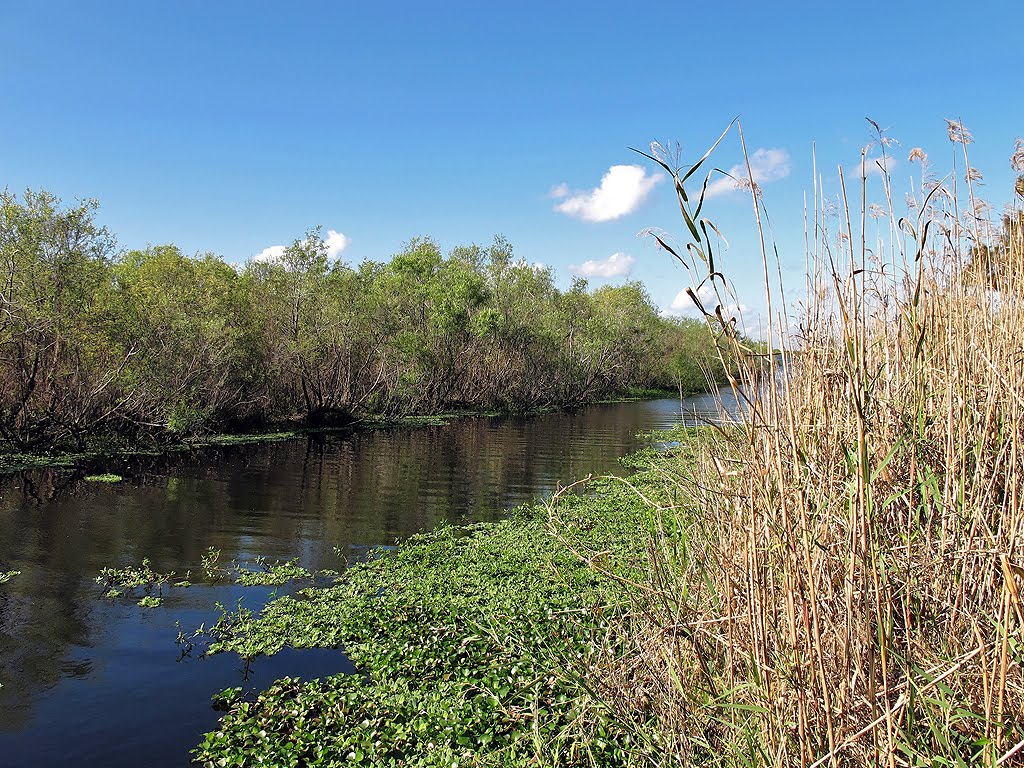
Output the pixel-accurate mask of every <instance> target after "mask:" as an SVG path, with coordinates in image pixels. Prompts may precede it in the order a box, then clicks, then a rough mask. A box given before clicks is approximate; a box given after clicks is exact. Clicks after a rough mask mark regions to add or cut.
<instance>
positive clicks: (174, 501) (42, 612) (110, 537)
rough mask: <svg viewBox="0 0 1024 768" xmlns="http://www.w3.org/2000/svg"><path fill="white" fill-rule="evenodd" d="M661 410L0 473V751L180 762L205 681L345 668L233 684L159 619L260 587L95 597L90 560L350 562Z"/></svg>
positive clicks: (573, 460)
mask: <svg viewBox="0 0 1024 768" xmlns="http://www.w3.org/2000/svg"><path fill="white" fill-rule="evenodd" d="M718 410H719V409H718V406H717V404H716V402H715V399H714V398H712V397H710V396H701V397H696V398H690V399H688V400H686V401H685V402H684V403H683V404H682V411H683V413H684V415H685V416H684V418H683V420H684V421H686V422H687V423H699V422H701V421H707V420H711V421H713V420H716V419H717V417H718V415H719V414H718ZM679 422H680V402H679V401H678V400H656V401H647V402H640V403H622V404H612V405H600V406H592V407H589V408H585V409H582V410H581V411H579V412H577V413H572V414H566V413H552V414H546V415H542V416H535V417H530V418H483V417H481V418H467V419H463V420H460V421H458V422H456V423H454V424H450V425H447V426H443V427H423V428H417V429H393V430H382V431H375V432H357V433H354V434H347V435H341V434H323V435H311V436H309V437H306V438H302V439H296V440H291V441H287V442H279V443H264V444H251V445H242V446H234V447H230V448H224V447H222V448H206V449H202V450H199V451H196V452H195V453H192V454H189V455H178V456H174V457H170V458H167V457H163V458H149V459H130V460H124V461H121V462H118V463H117V465H116V466H114V465H112V466H111V467H110V471H115V472H117V473H118V474H121V475H123V476H124V478H125V479H124V481H123V482H121V483H117V484H102V483H90V482H86V481H84V480H83V479H82V478H81V477H80V473H79V475H76V474H75V473H73V472H68V471H66V470H65V471H61V470H36V471H31V472H23V473H20V474H15V475H10V476H5V477H0V571H2V570H10V569H14V570H19V571H21V574H20V575H18V576H16V577H14V578H12V579H11V580H10V581H9V582H7V583H6V584H4V585H2V586H0V683H2V684H3V688H0V710H2V711H3V712H4V717H3V718H2V719H0V765H11V766H15V765H18V766H20V765H34V766H57V765H67V764H70V763H74V764H76V765H80V766H89V765H97V766H100V765H102V766H120V765H125V766H127V765H133V766H134V765H138V764H139V763H140V761H141V762H143V763H144V764H146V765H149V766H181V765H187V764H188V750H189V749H190V748H191V747H193V746H195V744H197V743H198V741H199V739H200V737H201V734H202V733H203V732H204V731H206V730H209V729H211V728H212V727H213V726H214V725H215V723H216V720H217V716H218V713H217V712H215V711H214V710H213V709H212V708H211V707H210V705H209V700H210V696H211V695H212V694H213V693H215V692H217V691H219V690H221V689H223V688H225V687H230V686H237V685H241V686H243V687H250V688H253V689H262V688H265V687H266V686H267V685H269V683H270V682H271V681H272V680H274V679H277V678H278V677H282V676H284V675H291V676H298V677H303V678H312V677H318V676H322V675H326V674H332V673H336V672H351V671H353V670H352V669H351V666H350V665H349V663H348V661H347V659H346V658H345V656H344V654H343V653H342V652H341V651H340V650H323V651H321V650H313V651H311V650H304V651H301V652H300V651H284V652H282V653H280V654H278V655H276V656H274V657H272V658H260V659H257V660H256V661H255V662H254V664H253V665H252V667H251V668H250V669H249V670H248V672H249V676H248V679H246V676H245V670H244V669H243V668H242V663H241V662H240V661H239V659H238V658H237V657H235V656H228V655H224V656H215V657H209V658H192V657H186V658H185V659H184V660H182V661H178V660H177V648H176V646H175V638H176V637H177V633H178V628H177V622H180V624H181V626H182V627H183V628H186V629H191V628H195V627H198V626H199V625H201V624H203V623H205V624H207V625H209V624H210V623H211V622H212V621H214V620H215V619H216V613H215V611H214V610H212V608H211V607H212V606H213V605H214V603H215V602H217V601H219V602H221V603H223V604H224V605H227V606H234V605H235V604H236V602H237V600H238V599H239V598H241V599H242V601H243V605H245V606H246V607H249V608H253V609H255V608H258V607H259V606H260V605H261V604H262V603H263V602H264V601H265V600H266V598H267V597H268V595H269V594H270V591H269V590H267V589H264V588H243V587H237V586H226V587H225V586H222V587H211V586H195V587H192V588H189V589H174V590H171V591H170V592H169V593H168V595H167V598H166V599H165V601H164V604H163V605H162V606H161V607H159V608H155V609H148V610H147V609H143V608H139V607H137V606H135V605H134V604H124V603H113V602H110V601H106V600H103V599H101V598H100V596H99V588H98V586H97V585H96V584H95V583H94V582H93V578H94V577H95V576H96V575H97V574H98V573H99V571H100V569H101V568H103V567H105V566H109V565H127V564H137V563H139V562H140V561H141V560H142V558H144V557H148V558H150V559H151V560H152V563H153V567H154V568H155V569H156V570H158V571H170V570H174V571H177V572H178V573H179V574H184V573H185V572H186V571H188V570H190V569H191V570H192V571H194V572H195V571H198V569H199V564H200V561H201V558H202V555H203V554H204V552H205V551H206V549H207V547H209V546H214V547H216V548H218V549H220V550H221V551H222V558H223V559H224V560H226V561H230V560H237V561H250V560H252V559H254V558H255V557H257V556H263V557H267V558H268V559H270V560H275V559H282V560H284V559H290V558H298V560H299V562H300V563H301V564H302V565H304V566H305V567H307V568H309V569H311V570H316V569H322V568H338V567H339V566H340V563H339V559H338V556H337V554H336V553H335V548H336V547H337V548H340V550H341V551H342V553H343V554H344V555H346V556H347V557H348V558H350V559H359V558H360V557H362V556H364V554H365V552H366V551H367V549H368V548H371V547H374V546H379V545H390V544H393V543H394V542H395V541H396V540H399V539H402V538H405V537H407V536H409V535H411V534H413V533H416V532H418V531H423V530H428V529H430V528H433V527H434V526H436V525H437V524H439V523H441V522H451V523H465V522H475V521H487V520H494V519H497V518H500V517H501V516H502V515H503V514H504V513H505V511H506V510H507V509H509V508H510V507H514V506H516V505H519V504H523V503H526V502H530V501H533V500H535V499H537V498H538V497H541V496H544V495H546V494H548V493H550V492H551V491H552V490H553V489H554V488H555V486H556V485H557V484H558V483H559V482H562V483H564V482H567V481H570V480H572V479H576V478H580V477H583V476H586V475H587V474H591V473H593V474H602V473H609V472H616V471H619V470H620V465H619V464H618V461H617V460H618V458H619V457H620V456H622V455H624V454H626V453H628V452H630V451H632V450H634V449H636V448H637V447H639V444H638V442H637V440H636V437H635V436H636V434H637V433H639V432H648V431H651V430H655V429H664V428H668V427H670V426H673V425H675V424H678V423H679Z"/></svg>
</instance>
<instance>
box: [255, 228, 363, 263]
mask: <svg viewBox="0 0 1024 768" xmlns="http://www.w3.org/2000/svg"><path fill="white" fill-rule="evenodd" d="M350 242H352V241H351V239H350V238H349V237H348V236H347V235H345V234H343V233H341V232H338V231H336V230H333V229H329V230H327V237H325V238H324V240H323V243H324V246H325V247H326V248H327V258H328V259H336V258H338V257H339V256H340V255H341V252H342V251H344V250H345V249H346V248H348V244H349V243H350ZM287 247H288V246H285V245H271V246H270V247H268V248H264V249H263V250H262V251H260V252H259V253H257V254H256V255H255V256H253V257H252V260H253V261H278V260H279V259H280V258H281V257H282V256H284V252H285V249H286V248H287Z"/></svg>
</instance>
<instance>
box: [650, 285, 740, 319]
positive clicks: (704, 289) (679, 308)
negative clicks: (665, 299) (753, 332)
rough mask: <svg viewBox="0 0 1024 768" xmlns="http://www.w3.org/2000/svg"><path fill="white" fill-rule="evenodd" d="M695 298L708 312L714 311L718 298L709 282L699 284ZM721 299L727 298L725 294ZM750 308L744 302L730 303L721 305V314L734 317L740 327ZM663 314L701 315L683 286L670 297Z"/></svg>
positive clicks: (679, 315)
mask: <svg viewBox="0 0 1024 768" xmlns="http://www.w3.org/2000/svg"><path fill="white" fill-rule="evenodd" d="M697 298H698V299H699V300H700V303H701V304H702V305H703V306H704V309H706V310H707V311H708V312H712V313H713V312H714V311H715V307H716V306H717V305H718V298H717V297H716V296H715V290H714V288H712V287H711V285H710V284H709V283H705V284H704V285H703V286H701V288H700V290H698V291H697ZM722 298H723V299H725V298H727V297H725V296H723V297H722ZM749 311H750V308H749V307H748V306H747V305H746V304H737V303H730V304H724V305H722V314H723V315H724V316H725V317H726V318H731V317H735V318H736V320H737V321H738V322H739V323H740V327H741V328H743V327H744V322H743V321H744V315H747V314H749ZM662 314H663V315H668V316H671V317H701V313H700V310H699V309H697V306H696V305H695V304H694V303H693V299H691V298H690V294H688V293H687V292H686V289H685V288H684V289H683V290H681V291H680V292H679V293H677V294H676V297H675V298H674V299H672V304H671V305H669V308H668V309H666V310H663V311H662Z"/></svg>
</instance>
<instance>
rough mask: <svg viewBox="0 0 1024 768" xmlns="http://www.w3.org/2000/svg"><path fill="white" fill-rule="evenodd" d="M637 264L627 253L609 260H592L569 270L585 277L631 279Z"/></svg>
mask: <svg viewBox="0 0 1024 768" xmlns="http://www.w3.org/2000/svg"><path fill="white" fill-rule="evenodd" d="M635 262H636V259H635V258H634V257H632V256H629V255H627V254H625V253H613V254H612V255H611V256H609V257H608V258H607V259H590V260H589V261H584V262H583V263H582V264H580V265H579V266H576V265H575V264H574V265H572V266H570V267H569V269H571V270H572V271H573V272H575V273H576V274H577V275H582V276H583V277H606V278H607V277H629V275H631V274H632V273H633V264H634V263H635Z"/></svg>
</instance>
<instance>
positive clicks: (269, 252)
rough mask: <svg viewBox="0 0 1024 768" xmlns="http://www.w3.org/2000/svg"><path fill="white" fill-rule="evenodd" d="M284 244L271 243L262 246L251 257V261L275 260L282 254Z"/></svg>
mask: <svg viewBox="0 0 1024 768" xmlns="http://www.w3.org/2000/svg"><path fill="white" fill-rule="evenodd" d="M285 247H286V246H283V245H272V246H270V247H269V248H264V249H263V250H262V251H260V252H259V253H257V254H256V255H255V256H253V257H252V260H253V261H277V260H278V259H280V258H281V257H282V256H284V250H285Z"/></svg>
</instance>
